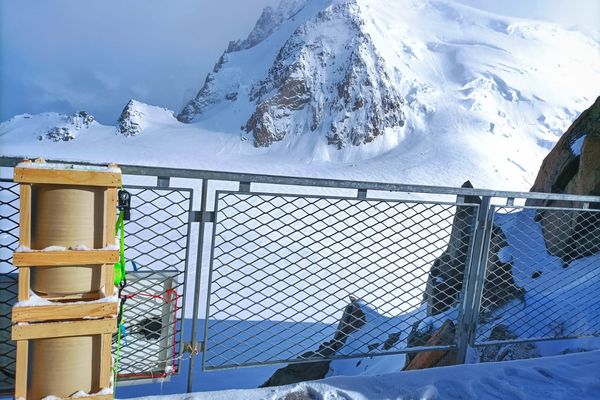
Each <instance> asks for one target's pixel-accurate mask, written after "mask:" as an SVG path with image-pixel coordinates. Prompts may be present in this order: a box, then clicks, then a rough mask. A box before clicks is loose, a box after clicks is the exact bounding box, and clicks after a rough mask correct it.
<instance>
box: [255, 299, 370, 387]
mask: <svg viewBox="0 0 600 400" xmlns="http://www.w3.org/2000/svg"><path fill="white" fill-rule="evenodd" d="M350 300H351V301H350V304H348V305H347V306H346V308H345V309H344V313H343V314H342V319H341V320H340V322H339V324H338V326H337V329H336V332H335V335H334V337H333V339H332V340H330V341H328V342H325V343H322V344H321V345H320V346H319V348H318V350H316V351H308V352H306V353H303V354H302V355H301V356H300V357H299V359H304V360H306V359H311V358H317V359H323V358H325V359H326V358H331V357H333V356H334V355H335V354H336V352H337V351H338V350H339V349H341V348H342V346H343V345H344V343H346V339H347V338H348V335H350V334H351V333H352V332H355V331H357V330H358V329H360V328H361V327H362V326H363V325H364V324H365V314H364V312H363V311H362V310H361V309H360V306H359V305H358V303H357V301H358V300H357V299H354V298H352V299H350ZM328 371H329V361H316V362H310V363H302V364H290V365H288V366H286V367H283V368H280V369H278V370H277V371H275V373H274V374H273V375H272V376H271V377H270V378H269V379H268V380H267V381H266V382H265V383H263V384H262V385H261V387H268V386H280V385H288V384H291V383H297V382H303V381H308V380H315V379H322V378H324V377H325V374H327V372H328Z"/></svg>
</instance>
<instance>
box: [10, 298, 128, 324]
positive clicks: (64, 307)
mask: <svg viewBox="0 0 600 400" xmlns="http://www.w3.org/2000/svg"><path fill="white" fill-rule="evenodd" d="M117 308H118V305H117V302H104V303H91V304H68V303H67V304H53V305H47V306H31V307H13V309H12V321H13V323H16V322H42V321H59V320H69V319H78V318H85V317H91V318H111V317H114V316H116V315H117Z"/></svg>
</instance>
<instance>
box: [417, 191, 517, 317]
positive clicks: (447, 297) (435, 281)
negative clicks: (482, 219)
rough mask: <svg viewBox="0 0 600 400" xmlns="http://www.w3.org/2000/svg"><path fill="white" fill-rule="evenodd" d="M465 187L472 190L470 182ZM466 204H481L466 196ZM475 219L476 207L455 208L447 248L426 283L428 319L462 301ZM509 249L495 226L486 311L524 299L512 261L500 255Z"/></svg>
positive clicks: (483, 300)
mask: <svg viewBox="0 0 600 400" xmlns="http://www.w3.org/2000/svg"><path fill="white" fill-rule="evenodd" d="M462 187H463V188H472V187H473V186H472V185H471V182H469V181H467V182H465V183H464V184H463V185H462ZM464 202H465V204H480V203H481V199H480V198H479V197H477V196H466V197H465V201H464ZM476 218H477V208H476V207H472V206H467V205H463V206H460V205H459V206H457V207H456V214H455V216H454V222H453V224H452V231H451V233H450V240H449V242H448V247H447V248H446V250H445V251H444V253H442V255H441V256H440V257H438V258H437V259H436V260H435V261H434V263H433V266H432V267H431V270H430V272H429V276H428V279H427V286H426V288H425V294H424V298H423V301H424V302H425V303H426V304H427V314H428V315H437V314H440V313H442V312H444V311H447V310H448V309H450V308H451V307H453V306H454V305H456V304H457V303H458V301H459V300H460V293H461V291H462V289H463V282H464V280H465V271H466V270H467V267H468V266H467V263H468V261H469V260H468V254H469V249H470V245H471V240H472V237H473V234H474V229H475V220H476ZM507 245H508V243H507V241H506V237H505V236H504V233H503V232H502V229H500V228H499V227H498V226H493V227H492V235H491V237H490V246H489V251H488V255H487V267H486V276H485V282H484V287H483V297H482V303H481V305H482V307H483V309H484V310H488V311H490V310H494V309H497V308H498V307H500V306H502V305H504V304H506V303H507V302H509V301H511V300H512V299H515V298H523V296H524V291H523V289H522V288H519V287H517V285H516V284H515V281H514V279H513V276H512V260H504V258H503V257H501V256H500V254H499V253H500V251H501V249H502V248H504V247H506V246H507Z"/></svg>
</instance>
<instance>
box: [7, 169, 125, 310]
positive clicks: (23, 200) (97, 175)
mask: <svg viewBox="0 0 600 400" xmlns="http://www.w3.org/2000/svg"><path fill="white" fill-rule="evenodd" d="M43 162H44V160H42V159H37V160H36V163H38V164H42V163H43ZM23 164H24V165H31V167H23V166H21V167H19V166H17V167H16V168H15V170H14V178H13V180H14V181H15V182H19V183H20V184H21V185H20V220H19V245H20V247H22V248H30V247H31V222H32V221H31V215H32V212H31V211H32V210H31V201H32V198H31V197H32V186H33V185H35V184H57V185H81V186H99V187H105V190H104V216H103V232H102V245H103V247H104V248H105V247H107V246H110V245H115V223H116V218H117V214H116V203H117V190H118V187H120V186H121V173H120V172H116V171H117V169H116V165H114V164H111V165H109V167H113V168H112V169H107V170H106V171H94V170H77V169H41V168H34V164H32V163H31V161H29V160H25V161H23ZM116 262H118V251H116V250H114V251H111V250H89V251H80V250H77V251H69V250H67V251H56V252H42V251H32V252H15V253H14V254H13V263H14V265H15V266H17V267H19V301H23V300H27V299H28V298H29V285H30V268H31V267H34V266H52V265H60V266H68V265H96V264H101V265H103V270H104V277H105V278H104V296H107V297H108V296H113V295H114V285H113V280H114V270H113V265H114V263H116ZM97 298H98V296H96V297H94V296H93V295H92V296H86V295H83V296H77V295H75V296H67V297H62V298H53V299H52V300H95V299H97Z"/></svg>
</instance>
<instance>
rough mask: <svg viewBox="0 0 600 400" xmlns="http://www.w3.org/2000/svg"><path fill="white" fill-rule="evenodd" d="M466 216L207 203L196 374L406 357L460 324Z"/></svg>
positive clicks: (426, 206) (276, 201) (266, 202)
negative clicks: (424, 334) (206, 272)
mask: <svg viewBox="0 0 600 400" xmlns="http://www.w3.org/2000/svg"><path fill="white" fill-rule="evenodd" d="M477 207H478V205H477V204H468V205H467V204H465V205H461V206H458V207H457V206H456V204H453V203H441V202H439V203H436V202H403V201H385V200H362V199H353V198H337V197H322V196H321V197H316V196H315V197H311V196H294V195H280V194H268V193H251V194H245V193H237V192H217V194H216V222H215V225H214V232H213V244H212V246H213V248H212V264H211V271H210V279H209V280H210V283H209V285H210V286H209V301H208V306H207V319H206V326H205V329H206V335H205V341H206V342H205V351H204V368H205V369H217V368H228V367H236V366H247V365H255V364H268V363H279V362H302V361H314V360H316V359H318V360H323V359H332V358H344V357H356V356H372V355H378V354H392V353H398V352H405V351H407V350H410V349H411V345H412V344H409V342H411V337H412V336H411V332H412V333H413V334H414V332H415V330H419V329H427V327H430V328H431V327H436V328H439V326H440V325H441V324H442V323H443V322H444V321H445V320H447V319H451V320H453V321H454V322H456V321H457V320H458V318H459V314H458V311H457V308H456V307H451V306H452V305H454V304H456V303H457V302H458V301H460V298H461V296H462V286H463V276H464V271H465V266H466V264H467V261H468V255H469V252H470V245H471V236H472V235H471V233H472V231H473V225H474V222H475V215H476V213H477ZM457 211H460V212H462V214H463V215H462V217H461V218H463V221H462V222H463V223H462V224H461V223H458V224H454V228H453V222H454V221H455V220H456V218H455V217H456V216H457V215H458V214H457ZM444 255H446V256H447V257H444ZM436 260H441V261H437V263H436ZM434 264H435V267H434V268H437V271H438V273H437V275H436V276H435V279H431V278H430V274H429V272H430V270H431V268H432V266H433V265H434ZM428 280H429V282H428ZM426 292H427V295H426V294H425V293H426ZM428 309H429V310H428ZM453 344H454V340H451V341H448V342H446V343H438V345H441V346H442V347H444V346H445V347H449V346H451V345H453ZM418 346H425V348H427V347H428V346H427V345H426V344H424V343H419V345H418Z"/></svg>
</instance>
